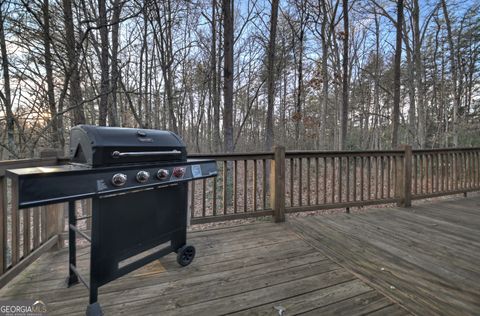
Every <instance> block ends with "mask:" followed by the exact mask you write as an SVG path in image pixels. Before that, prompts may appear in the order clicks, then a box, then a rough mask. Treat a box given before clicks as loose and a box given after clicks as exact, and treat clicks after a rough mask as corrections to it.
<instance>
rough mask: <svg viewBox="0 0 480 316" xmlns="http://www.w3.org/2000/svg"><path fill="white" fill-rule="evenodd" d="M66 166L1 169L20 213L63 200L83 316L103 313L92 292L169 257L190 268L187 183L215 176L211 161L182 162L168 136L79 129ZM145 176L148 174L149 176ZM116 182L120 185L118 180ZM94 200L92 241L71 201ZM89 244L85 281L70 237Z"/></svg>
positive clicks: (72, 279) (72, 280)
mask: <svg viewBox="0 0 480 316" xmlns="http://www.w3.org/2000/svg"><path fill="white" fill-rule="evenodd" d="M70 149H71V152H70V153H71V161H72V163H71V164H68V165H63V166H51V167H41V168H22V169H13V170H8V171H7V176H8V177H10V178H11V179H12V181H13V182H14V184H15V185H14V187H17V188H18V194H16V195H15V196H16V197H17V199H18V200H17V201H13V203H17V204H18V206H19V208H28V207H34V206H40V205H48V204H52V203H59V202H68V205H69V217H68V221H69V276H68V278H67V285H68V286H71V285H73V284H76V283H78V282H79V281H81V282H82V283H84V284H85V285H86V286H87V287H88V288H89V290H90V304H89V305H88V307H87V312H86V313H87V315H102V311H101V308H100V305H99V303H98V301H97V298H98V288H99V287H100V286H102V285H104V284H106V283H108V282H110V281H113V280H115V279H116V278H118V277H121V276H123V275H125V274H127V273H129V272H131V271H133V270H135V269H138V268H140V267H142V266H144V265H145V264H147V263H149V262H151V261H153V260H155V259H158V258H161V257H162V256H165V255H167V254H170V253H172V252H176V253H177V261H178V262H179V264H181V265H182V266H184V265H188V264H189V263H190V262H191V260H193V256H194V254H195V249H194V248H193V246H189V245H187V244H186V240H187V238H186V237H187V209H188V205H187V203H188V181H192V180H195V179H203V178H207V177H212V176H216V174H217V166H216V162H215V161H212V160H188V159H187V152H186V149H185V145H184V144H183V142H182V141H181V139H180V138H179V137H178V136H177V135H175V134H173V133H171V132H168V131H155V130H139V129H127V128H125V129H124V128H107V127H95V126H85V125H81V126H77V127H74V128H73V129H72V132H71V144H70ZM147 175H148V176H147ZM117 180H118V181H117ZM83 198H92V219H91V220H92V227H91V235H90V236H88V235H85V233H83V232H81V231H79V229H78V228H77V217H76V212H75V207H76V205H75V201H76V200H79V199H83ZM79 235H80V236H82V237H84V238H86V239H87V240H88V241H90V243H91V256H90V282H87V281H86V279H85V278H84V277H82V276H81V275H80V274H79V273H78V270H77V268H76V242H75V241H76V238H77V237H78V236H79Z"/></svg>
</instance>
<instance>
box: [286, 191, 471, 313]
mask: <svg viewBox="0 0 480 316" xmlns="http://www.w3.org/2000/svg"><path fill="white" fill-rule="evenodd" d="M289 225H290V226H291V227H292V228H293V229H294V230H295V231H296V232H297V233H298V234H299V235H301V236H302V237H303V238H304V240H306V241H307V242H308V243H309V244H310V245H312V246H314V247H315V248H316V249H318V250H319V251H320V252H322V253H324V254H326V255H327V256H328V257H330V258H332V259H333V260H334V261H335V262H337V263H339V264H340V265H342V266H343V267H345V268H346V269H347V270H349V271H352V272H353V273H354V274H355V275H356V276H358V277H359V278H360V279H362V280H365V281H366V282H367V283H368V284H369V285H371V286H373V287H374V288H375V289H377V290H379V291H380V292H381V293H384V294H385V295H387V296H388V297H390V298H392V299H393V300H395V301H396V302H399V303H400V304H401V305H402V306H404V307H406V308H407V309H408V310H410V311H411V312H413V313H415V314H417V315H480V196H478V195H476V196H475V197H470V198H466V199H465V198H459V199H453V200H448V201H442V202H437V203H434V204H420V205H417V206H415V207H413V208H410V209H405V208H390V209H378V210H372V211H369V212H367V213H363V214H353V215H348V214H337V215H332V216H322V217H304V218H295V219H291V220H290V222H289Z"/></svg>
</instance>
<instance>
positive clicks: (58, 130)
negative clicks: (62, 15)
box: [42, 0, 64, 150]
mask: <svg viewBox="0 0 480 316" xmlns="http://www.w3.org/2000/svg"><path fill="white" fill-rule="evenodd" d="M42 11H43V12H42V13H43V45H44V48H45V51H44V58H45V72H46V74H47V78H46V82H47V99H48V108H49V110H50V115H51V120H52V122H51V127H52V143H53V146H54V147H55V148H58V149H62V150H63V145H64V142H63V126H62V124H60V123H61V122H60V120H59V117H58V115H57V107H56V105H55V90H54V88H55V87H54V85H53V67H52V52H51V47H50V45H51V43H50V12H49V3H48V0H43V6H42ZM60 140H62V141H60Z"/></svg>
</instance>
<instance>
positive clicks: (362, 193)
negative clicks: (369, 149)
mask: <svg viewBox="0 0 480 316" xmlns="http://www.w3.org/2000/svg"><path fill="white" fill-rule="evenodd" d="M364 167H365V161H364V157H362V156H360V201H363V200H364V196H365V194H364V189H363V188H364V185H363V184H364V178H365V168H364Z"/></svg>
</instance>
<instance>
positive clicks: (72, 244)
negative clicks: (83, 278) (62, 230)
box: [67, 201, 78, 287]
mask: <svg viewBox="0 0 480 316" xmlns="http://www.w3.org/2000/svg"><path fill="white" fill-rule="evenodd" d="M70 225H73V226H76V225H77V217H76V214H75V201H70V202H68V258H69V260H68V263H69V264H68V267H69V268H68V277H67V286H68V287H70V286H72V285H74V284H77V283H78V277H77V275H76V274H75V271H74V270H73V268H72V267H76V266H77V245H76V236H75V231H74V230H73V229H71V228H70Z"/></svg>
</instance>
